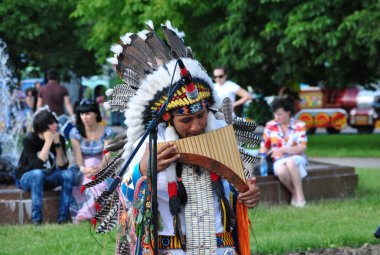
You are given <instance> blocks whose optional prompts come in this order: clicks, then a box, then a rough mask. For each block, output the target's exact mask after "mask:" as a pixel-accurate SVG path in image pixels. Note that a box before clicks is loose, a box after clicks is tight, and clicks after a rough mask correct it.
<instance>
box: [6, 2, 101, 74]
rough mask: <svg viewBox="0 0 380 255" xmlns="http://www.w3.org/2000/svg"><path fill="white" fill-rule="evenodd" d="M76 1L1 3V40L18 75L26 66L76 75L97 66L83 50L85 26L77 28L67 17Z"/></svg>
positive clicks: (87, 72)
mask: <svg viewBox="0 0 380 255" xmlns="http://www.w3.org/2000/svg"><path fill="white" fill-rule="evenodd" d="M75 3H76V1H72V0H69V1H58V0H44V1H41V0H18V1H12V0H3V1H2V3H1V5H0V38H2V39H3V40H4V41H5V42H6V43H7V45H8V49H9V55H10V62H11V64H12V65H13V67H14V69H15V71H16V73H17V74H18V76H20V73H21V70H23V69H24V68H25V67H26V66H28V65H34V66H39V67H40V68H41V69H42V70H45V71H46V70H47V69H48V68H50V67H55V68H57V69H59V70H61V71H73V72H75V73H76V74H78V75H84V74H91V73H93V72H95V70H96V68H97V66H96V62H95V54H94V51H89V50H86V49H85V47H83V44H84V43H85V38H84V37H81V35H82V34H85V33H86V30H87V29H88V27H85V26H78V24H77V23H76V21H75V20H74V19H73V18H70V14H71V13H72V12H73V11H74V9H75Z"/></svg>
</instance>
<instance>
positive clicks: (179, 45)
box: [162, 25, 189, 58]
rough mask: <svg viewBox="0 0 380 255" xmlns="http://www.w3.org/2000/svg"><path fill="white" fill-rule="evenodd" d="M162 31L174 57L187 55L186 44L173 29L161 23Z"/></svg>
mask: <svg viewBox="0 0 380 255" xmlns="http://www.w3.org/2000/svg"><path fill="white" fill-rule="evenodd" d="M162 31H163V32H164V35H165V38H166V41H167V43H168V44H169V46H170V48H171V50H172V53H173V56H174V57H175V58H184V57H189V56H188V55H187V48H186V45H185V43H184V42H183V40H182V38H179V37H178V35H177V34H176V33H175V32H174V31H172V30H171V29H169V28H168V27H167V26H165V25H162Z"/></svg>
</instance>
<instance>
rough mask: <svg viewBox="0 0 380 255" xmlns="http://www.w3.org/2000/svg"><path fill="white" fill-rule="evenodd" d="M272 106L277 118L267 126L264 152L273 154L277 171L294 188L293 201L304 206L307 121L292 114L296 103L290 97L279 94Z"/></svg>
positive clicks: (275, 170) (261, 149) (289, 187)
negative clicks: (303, 185) (303, 180)
mask: <svg viewBox="0 0 380 255" xmlns="http://www.w3.org/2000/svg"><path fill="white" fill-rule="evenodd" d="M271 109H272V112H273V115H274V120H271V121H269V122H268V123H267V124H266V126H265V129H264V133H263V141H262V142H261V148H260V152H261V153H266V154H267V155H269V154H271V155H272V158H273V159H274V164H273V170H274V174H275V175H276V176H277V177H278V178H279V180H280V182H281V183H282V184H284V185H285V187H286V188H287V189H288V190H289V191H290V192H291V194H292V200H291V205H292V206H295V207H304V206H305V203H306V201H305V196H304V193H303V189H302V178H304V177H305V176H306V175H307V172H306V165H307V160H306V156H305V154H304V152H305V150H306V145H307V137H306V126H305V123H304V122H302V121H299V120H296V119H294V118H293V117H292V116H293V114H294V106H293V103H292V102H291V101H290V100H288V99H286V98H276V99H275V100H274V101H273V102H272V105H271Z"/></svg>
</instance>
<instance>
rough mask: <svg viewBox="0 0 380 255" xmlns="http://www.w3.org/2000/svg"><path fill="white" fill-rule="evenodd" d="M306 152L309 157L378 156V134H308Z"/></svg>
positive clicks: (379, 153)
mask: <svg viewBox="0 0 380 255" xmlns="http://www.w3.org/2000/svg"><path fill="white" fill-rule="evenodd" d="M308 140H309V142H308V147H307V151H306V154H307V155H308V156H309V157H356V158H360V157H362V158H368V157H374V158H375V157H379V158H380V146H379V145H380V135H379V134H371V135H356V134H339V135H328V134H326V135H324V134H323V135H320V134H319V135H309V136H308Z"/></svg>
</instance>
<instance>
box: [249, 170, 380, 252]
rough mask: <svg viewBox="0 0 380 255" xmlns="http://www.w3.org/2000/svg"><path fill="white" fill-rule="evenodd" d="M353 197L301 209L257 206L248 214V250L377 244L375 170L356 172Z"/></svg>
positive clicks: (378, 172)
mask: <svg viewBox="0 0 380 255" xmlns="http://www.w3.org/2000/svg"><path fill="white" fill-rule="evenodd" d="M357 174H358V175H359V185H358V187H357V190H356V197H354V198H350V199H345V200H326V201H320V202H314V203H308V204H307V206H306V207H305V208H303V209H299V208H293V207H290V206H288V205H280V206H268V205H266V204H260V205H259V206H258V208H257V209H256V210H255V211H251V212H250V216H251V220H252V223H253V225H254V233H255V237H256V240H255V239H254V238H252V239H251V248H253V249H254V250H255V251H257V252H259V253H264V254H273V253H280V254H281V253H284V252H289V251H308V250H313V249H318V248H333V247H342V246H350V247H359V246H361V245H363V244H364V243H372V244H378V243H379V241H378V240H377V239H375V238H374V236H373V233H374V232H375V230H376V228H377V226H378V225H379V224H380V214H379V208H380V199H379V197H380V196H379V192H380V189H379V180H380V168H379V169H376V170H374V169H359V170H357Z"/></svg>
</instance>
